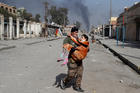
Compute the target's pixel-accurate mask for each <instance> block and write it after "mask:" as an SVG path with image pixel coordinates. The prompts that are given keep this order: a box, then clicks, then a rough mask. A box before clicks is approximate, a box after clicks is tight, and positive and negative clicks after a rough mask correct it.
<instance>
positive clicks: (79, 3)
mask: <svg viewBox="0 0 140 93" xmlns="http://www.w3.org/2000/svg"><path fill="white" fill-rule="evenodd" d="M47 1H48V2H49V3H50V4H52V5H56V6H60V7H65V8H68V9H69V11H71V12H72V13H73V14H74V15H77V16H78V17H81V19H82V21H83V22H84V25H85V26H84V27H86V30H87V31H89V28H90V21H89V10H88V7H87V6H86V4H84V0H47ZM75 21H77V20H75ZM78 21H79V20H78Z"/></svg>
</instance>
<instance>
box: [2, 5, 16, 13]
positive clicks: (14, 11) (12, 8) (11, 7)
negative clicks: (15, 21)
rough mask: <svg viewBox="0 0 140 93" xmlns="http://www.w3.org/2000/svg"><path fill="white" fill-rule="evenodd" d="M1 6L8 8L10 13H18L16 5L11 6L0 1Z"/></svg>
mask: <svg viewBox="0 0 140 93" xmlns="http://www.w3.org/2000/svg"><path fill="white" fill-rule="evenodd" d="M0 8H3V9H5V10H7V11H8V12H9V13H12V14H14V15H16V13H17V9H16V7H14V6H9V5H7V4H3V3H0Z"/></svg>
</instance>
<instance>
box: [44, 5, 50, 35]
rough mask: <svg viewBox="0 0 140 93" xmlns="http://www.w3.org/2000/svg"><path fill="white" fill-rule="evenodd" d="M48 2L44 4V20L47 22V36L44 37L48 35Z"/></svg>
mask: <svg viewBox="0 0 140 93" xmlns="http://www.w3.org/2000/svg"><path fill="white" fill-rule="evenodd" d="M48 4H49V3H48V2H45V3H44V5H45V16H44V20H45V33H44V34H45V35H44V36H46V34H47V35H48V25H47V17H48V16H47V15H48V13H47V11H48Z"/></svg>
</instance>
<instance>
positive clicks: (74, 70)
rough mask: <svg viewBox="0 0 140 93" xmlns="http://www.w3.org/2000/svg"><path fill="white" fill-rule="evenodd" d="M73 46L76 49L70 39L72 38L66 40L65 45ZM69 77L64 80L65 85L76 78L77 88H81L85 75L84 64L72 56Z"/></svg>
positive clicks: (69, 64) (69, 63)
mask: <svg viewBox="0 0 140 93" xmlns="http://www.w3.org/2000/svg"><path fill="white" fill-rule="evenodd" d="M66 43H68V44H71V45H72V46H74V47H77V45H76V44H75V43H74V42H73V41H72V40H71V39H70V37H67V38H65V40H64V42H63V44H66ZM67 66H68V75H67V76H66V77H65V78H64V82H65V84H67V83H69V82H70V81H71V80H72V79H73V78H75V77H76V82H75V85H76V87H81V80H82V75H83V64H82V60H81V61H75V60H73V59H72V58H71V57H70V56H69V58H68V64H67Z"/></svg>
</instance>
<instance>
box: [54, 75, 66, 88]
mask: <svg viewBox="0 0 140 93" xmlns="http://www.w3.org/2000/svg"><path fill="white" fill-rule="evenodd" d="M66 75H67V74H64V73H61V74H59V75H57V76H56V81H55V83H54V84H53V86H56V88H59V87H60V82H61V80H62V79H63V78H64V77H65V76H66Z"/></svg>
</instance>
